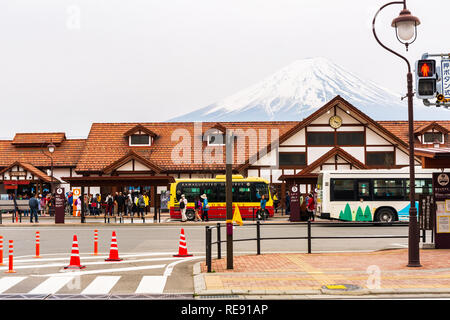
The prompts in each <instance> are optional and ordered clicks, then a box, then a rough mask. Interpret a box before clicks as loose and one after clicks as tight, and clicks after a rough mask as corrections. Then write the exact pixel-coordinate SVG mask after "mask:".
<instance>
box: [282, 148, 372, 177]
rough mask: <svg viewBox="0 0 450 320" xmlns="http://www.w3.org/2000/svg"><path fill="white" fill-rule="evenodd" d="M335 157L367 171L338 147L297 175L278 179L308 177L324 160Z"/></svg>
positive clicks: (362, 164) (365, 167)
mask: <svg viewBox="0 0 450 320" xmlns="http://www.w3.org/2000/svg"><path fill="white" fill-rule="evenodd" d="M336 155H338V156H340V157H341V158H343V159H344V160H346V161H348V162H349V163H351V164H352V165H353V166H355V167H356V168H358V169H368V167H367V166H366V165H365V164H364V163H362V162H361V161H359V160H358V159H356V158H355V157H353V156H352V155H351V154H350V153H348V152H347V151H345V150H343V149H341V148H339V147H334V148H333V149H331V150H330V151H328V152H327V153H325V154H323V155H322V156H321V157H320V158H318V159H317V160H315V161H314V162H313V163H311V164H310V165H309V166H308V167H306V168H305V169H303V170H302V171H300V172H299V173H297V174H295V175H282V176H281V177H280V178H279V179H280V180H284V178H286V177H290V178H293V177H303V176H309V175H310V174H311V173H312V172H313V171H314V170H315V169H317V168H318V167H319V166H320V165H322V164H323V163H324V162H325V161H326V160H328V159H330V158H331V157H333V156H336Z"/></svg>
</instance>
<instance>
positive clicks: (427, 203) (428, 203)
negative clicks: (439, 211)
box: [419, 195, 435, 230]
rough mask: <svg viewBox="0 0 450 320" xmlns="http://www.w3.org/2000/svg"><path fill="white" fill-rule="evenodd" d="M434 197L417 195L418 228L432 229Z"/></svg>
mask: <svg viewBox="0 0 450 320" xmlns="http://www.w3.org/2000/svg"><path fill="white" fill-rule="evenodd" d="M434 209H435V208H434V197H433V196H432V195H421V196H420V197H419V225H420V230H433V221H434Z"/></svg>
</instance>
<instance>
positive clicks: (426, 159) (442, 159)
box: [414, 148, 450, 169]
mask: <svg viewBox="0 0 450 320" xmlns="http://www.w3.org/2000/svg"><path fill="white" fill-rule="evenodd" d="M414 154H415V155H416V156H420V157H422V168H430V169H431V168H436V169H440V168H443V169H445V168H450V148H415V149H414Z"/></svg>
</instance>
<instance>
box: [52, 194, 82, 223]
mask: <svg viewBox="0 0 450 320" xmlns="http://www.w3.org/2000/svg"><path fill="white" fill-rule="evenodd" d="M80 197H81V223H85V222H86V213H85V211H84V187H83V186H82V187H81V195H80ZM55 217H56V215H55ZM55 219H56V218H55Z"/></svg>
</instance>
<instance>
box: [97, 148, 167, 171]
mask: <svg viewBox="0 0 450 320" xmlns="http://www.w3.org/2000/svg"><path fill="white" fill-rule="evenodd" d="M133 159H134V160H137V161H139V162H141V163H142V164H144V165H146V166H147V167H149V168H150V169H151V170H153V171H154V172H155V173H160V172H161V171H162V169H161V168H160V167H158V166H157V165H156V164H154V163H153V162H152V161H150V160H148V159H145V158H144V157H143V156H141V155H139V154H138V153H136V152H135V151H133V150H130V151H128V153H127V154H125V155H124V156H123V157H121V158H119V159H117V160H116V161H114V162H113V163H111V164H110V165H108V166H106V167H105V168H103V170H102V171H103V172H104V173H111V172H113V171H114V170H116V169H117V168H120V167H121V166H123V165H124V164H126V163H127V162H129V161H131V160H133Z"/></svg>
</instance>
